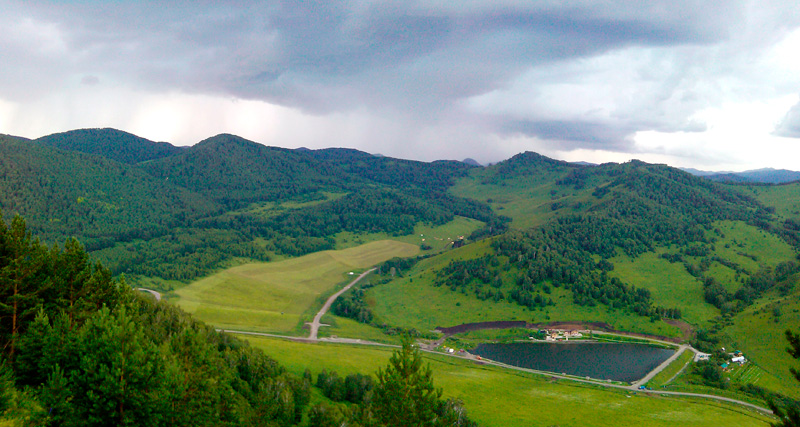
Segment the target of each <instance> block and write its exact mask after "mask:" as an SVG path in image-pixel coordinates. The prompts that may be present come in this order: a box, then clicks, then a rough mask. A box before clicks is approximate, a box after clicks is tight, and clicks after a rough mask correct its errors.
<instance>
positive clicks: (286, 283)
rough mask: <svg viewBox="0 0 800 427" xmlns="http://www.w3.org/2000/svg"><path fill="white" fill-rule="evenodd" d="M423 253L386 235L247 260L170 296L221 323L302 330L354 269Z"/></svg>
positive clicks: (252, 328) (232, 326)
mask: <svg viewBox="0 0 800 427" xmlns="http://www.w3.org/2000/svg"><path fill="white" fill-rule="evenodd" d="M418 252H419V247H418V246H416V245H412V244H409V243H403V242H397V241H392V240H382V241H374V242H370V243H367V244H364V245H361V246H356V247H352V248H348V249H343V250H338V251H324V252H317V253H313V254H310V255H306V256H303V257H299V258H292V259H287V260H283V261H279V262H272V263H252V264H245V265H240V266H237V267H233V268H229V269H226V270H223V271H221V272H218V273H216V274H213V275H211V276H208V277H205V278H203V279H201V280H198V281H196V282H194V283H191V284H189V285H188V286H185V287H183V288H181V289H179V290H177V291H175V292H174V294H172V295H171V296H170V298H169V299H171V300H173V301H174V302H175V303H177V304H178V305H179V306H180V307H181V308H183V309H184V310H186V311H187V312H189V313H192V314H193V315H194V316H195V317H196V318H198V319H200V320H202V321H204V322H207V323H210V324H212V325H214V326H217V327H220V328H224V329H239V330H247V331H258V332H282V333H287V332H300V329H301V327H302V322H304V321H307V320H310V319H311V317H313V313H314V310H316V309H317V308H318V307H319V306H320V305H321V302H318V301H319V300H320V297H322V296H323V295H326V294H329V293H330V292H331V291H332V290H333V289H334V288H335V287H336V286H337V285H339V284H343V283H345V282H348V281H349V280H351V279H352V278H353V276H351V275H349V273H350V272H358V271H359V270H364V269H366V268H369V267H371V266H373V265H375V264H378V263H380V262H383V261H385V260H387V259H390V258H392V257H396V256H402V257H407V256H413V255H415V254H417V253H418ZM306 317H308V318H306Z"/></svg>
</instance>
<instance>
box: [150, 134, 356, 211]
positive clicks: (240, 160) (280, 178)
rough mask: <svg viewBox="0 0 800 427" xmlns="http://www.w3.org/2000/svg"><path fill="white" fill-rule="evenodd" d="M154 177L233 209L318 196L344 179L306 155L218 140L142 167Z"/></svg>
mask: <svg viewBox="0 0 800 427" xmlns="http://www.w3.org/2000/svg"><path fill="white" fill-rule="evenodd" d="M141 167H142V169H143V170H145V171H147V172H148V173H150V174H151V175H153V176H154V177H156V178H159V179H162V180H169V181H170V182H172V183H174V184H175V185H179V186H181V187H185V188H187V189H190V190H192V191H195V192H198V193H200V194H203V195H205V196H207V197H209V198H211V199H213V200H215V201H217V202H219V203H221V204H223V205H225V206H226V207H228V208H230V209H236V208H241V207H244V206H247V205H248V204H250V203H254V202H263V201H273V200H286V199H292V198H298V197H303V196H305V197H309V198H315V197H317V198H318V197H319V192H320V191H322V190H335V189H340V188H341V187H342V185H343V184H345V182H346V178H345V177H344V176H342V175H341V174H337V173H336V171H333V170H331V168H328V167H326V166H325V165H324V164H321V163H320V162H317V161H315V160H314V159H313V158H312V157H310V156H308V155H307V154H305V153H303V152H300V151H295V150H287V149H282V148H276V147H267V146H264V145H262V144H258V143H255V142H252V141H248V140H246V139H244V138H240V137H237V136H234V135H227V134H222V135H217V136H214V137H211V138H209V139H206V140H204V141H201V142H199V143H197V144H196V145H194V146H192V147H190V148H189V149H187V150H186V151H184V152H183V153H181V154H178V155H176V156H171V157H166V158H163V159H160V160H156V161H153V162H149V163H147V164H143V165H142V166H141Z"/></svg>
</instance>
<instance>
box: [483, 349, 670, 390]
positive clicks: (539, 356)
mask: <svg viewBox="0 0 800 427" xmlns="http://www.w3.org/2000/svg"><path fill="white" fill-rule="evenodd" d="M471 353H472V354H476V355H478V356H481V357H485V358H487V359H491V360H494V361H497V362H501V363H505V364H507V365H512V366H518V367H520V368H528V369H536V370H539V371H548V372H553V373H565V374H568V375H575V376H579V377H590V378H595V379H599V380H606V379H610V380H615V381H624V382H633V381H636V380H638V379H641V378H642V377H644V376H645V375H647V373H648V372H650V371H651V370H653V369H655V368H656V367H657V366H658V365H660V364H661V362H663V361H665V360H667V359H668V358H669V357H670V356H672V354H673V353H675V350H671V349H665V348H659V347H653V346H649V345H644V344H631V343H598V342H571V343H510V344H479V345H478V347H477V348H475V349H474V350H472V351H471Z"/></svg>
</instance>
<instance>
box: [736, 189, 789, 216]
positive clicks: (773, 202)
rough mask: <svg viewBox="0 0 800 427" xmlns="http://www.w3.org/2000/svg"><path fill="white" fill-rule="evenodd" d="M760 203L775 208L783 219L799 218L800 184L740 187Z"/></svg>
mask: <svg viewBox="0 0 800 427" xmlns="http://www.w3.org/2000/svg"><path fill="white" fill-rule="evenodd" d="M742 188H743V189H744V190H745V191H746V192H747V193H749V194H751V195H753V196H754V197H755V198H756V199H758V201H760V202H761V203H763V204H765V205H767V206H772V207H774V208H775V213H777V214H778V215H780V216H782V217H784V218H800V198H798V197H797V195H798V194H800V183H799V182H794V183H791V184H785V185H755V186H746V187H742Z"/></svg>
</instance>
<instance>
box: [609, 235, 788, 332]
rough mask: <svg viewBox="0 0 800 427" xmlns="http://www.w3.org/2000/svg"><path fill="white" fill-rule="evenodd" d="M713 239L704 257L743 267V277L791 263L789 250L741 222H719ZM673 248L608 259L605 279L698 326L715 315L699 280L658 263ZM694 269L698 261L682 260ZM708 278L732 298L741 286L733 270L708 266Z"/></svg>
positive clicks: (677, 265) (678, 265)
mask: <svg viewBox="0 0 800 427" xmlns="http://www.w3.org/2000/svg"><path fill="white" fill-rule="evenodd" d="M715 228H716V230H719V232H715V234H714V237H715V238H716V239H717V241H716V242H715V243H714V244H713V245H710V247H711V250H710V252H709V254H708V255H707V256H706V257H714V256H717V257H719V258H722V259H724V260H727V261H728V262H733V263H735V264H737V265H739V266H740V267H741V268H743V269H744V270H745V271H746V272H747V274H752V273H755V272H756V271H758V269H759V268H760V267H761V266H771V267H774V266H775V265H776V264H778V263H779V262H782V261H788V260H791V259H793V258H794V255H795V254H794V250H793V249H792V247H791V246H789V245H788V244H787V243H786V242H784V241H783V240H781V239H779V238H778V237H776V236H775V235H772V234H768V233H765V232H764V231H762V230H760V229H758V228H756V227H753V226H751V225H747V224H745V223H742V222H735V221H720V222H718V223H716V224H715ZM676 251H677V249H675V248H659V249H658V251H657V252H648V253H645V254H643V255H640V256H639V257H637V258H634V259H632V258H630V257H628V256H625V255H619V256H617V257H614V258H613V259H611V261H612V262H613V264H614V271H612V272H611V273H610V274H612V275H613V276H616V277H618V278H619V279H620V280H622V281H624V282H625V283H630V284H632V285H634V286H636V287H642V288H646V289H648V290H650V292H651V295H652V298H653V302H654V303H655V304H658V305H661V306H664V307H677V308H679V309H680V310H681V313H682V315H683V320H685V321H687V322H689V323H691V324H694V325H696V326H702V325H703V324H704V323H706V322H707V321H709V320H711V319H712V318H714V317H716V316H718V315H719V310H718V309H716V308H715V307H713V306H712V305H710V304H708V303H706V302H705V301H704V298H703V284H702V281H701V280H699V279H697V278H695V277H694V276H692V275H690V274H689V273H688V272H687V271H686V269H685V268H684V265H683V264H682V263H670V262H669V261H667V260H665V259H663V258H660V257H659V255H660V254H661V253H664V252H672V253H674V252H676ZM685 258H686V259H687V260H688V261H689V262H691V263H693V264H698V263H699V260H700V257H691V256H688V255H687V256H685ZM705 275H706V276H707V277H714V278H715V279H717V281H718V282H719V283H720V284H722V285H723V286H725V287H726V288H727V289H728V291H729V292H731V293H734V292H736V290H737V289H739V287H740V286H741V284H740V283H739V282H738V279H737V276H736V274H735V271H734V270H732V269H731V268H729V267H726V266H724V265H722V264H719V263H717V262H714V263H713V264H712V265H711V267H709V269H708V271H707V272H706V273H705Z"/></svg>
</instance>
